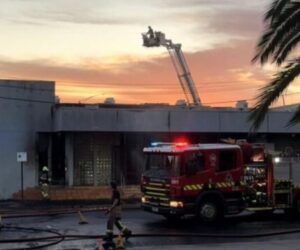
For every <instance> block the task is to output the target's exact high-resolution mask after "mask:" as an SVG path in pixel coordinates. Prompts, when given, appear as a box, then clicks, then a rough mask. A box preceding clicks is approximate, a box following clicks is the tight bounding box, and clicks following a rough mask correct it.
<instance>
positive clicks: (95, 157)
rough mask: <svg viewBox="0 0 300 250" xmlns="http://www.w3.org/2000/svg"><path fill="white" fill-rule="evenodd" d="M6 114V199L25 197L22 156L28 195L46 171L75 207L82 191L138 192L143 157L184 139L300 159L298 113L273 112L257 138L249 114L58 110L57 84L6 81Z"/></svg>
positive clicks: (1, 181) (2, 193)
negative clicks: (157, 145) (147, 150)
mask: <svg viewBox="0 0 300 250" xmlns="http://www.w3.org/2000/svg"><path fill="white" fill-rule="evenodd" d="M0 111H1V114H2V116H1V118H0V160H1V168H0V171H1V175H0V199H10V198H13V197H19V196H16V195H15V194H19V193H20V188H21V187H20V183H21V180H20V163H19V162H17V159H16V155H17V152H27V153H28V161H27V162H25V163H24V166H23V167H24V180H23V182H24V189H25V191H27V190H31V189H34V188H38V186H39V174H40V170H41V168H42V166H44V165H47V166H48V167H49V169H50V172H51V178H52V182H51V186H52V190H54V191H53V194H54V193H55V192H56V191H57V192H58V191H59V192H63V191H64V190H68V192H69V191H70V190H72V192H73V193H72V195H73V194H74V197H73V198H74V199H76V198H78V199H82V198H83V197H82V196H80V195H78V196H76V194H77V193H79V190H83V191H82V192H85V193H87V192H91V191H90V190H93V189H94V190H97V192H98V191H99V189H97V188H98V187H106V186H107V185H108V184H109V182H110V181H111V180H117V182H118V183H120V184H121V185H122V186H131V185H137V184H138V183H139V180H140V177H141V173H142V172H143V171H144V167H145V157H144V155H143V153H142V149H143V147H145V146H148V145H149V144H150V143H151V142H153V141H173V140H175V139H176V138H178V137H184V138H185V139H186V140H188V141H189V142H191V143H199V142H200V143H201V142H203V143H205V142H219V141H220V139H221V138H228V137H231V138H244V139H248V140H249V141H252V142H263V143H266V144H267V145H268V147H269V148H270V149H272V150H275V151H279V152H283V153H288V154H290V155H297V154H298V152H300V143H299V136H300V125H296V126H294V127H288V128H287V127H286V123H287V121H288V120H289V118H290V117H291V116H292V114H293V111H291V110H276V111H270V112H269V113H268V115H267V118H266V119H265V121H264V123H263V125H262V126H261V128H260V130H259V131H258V132H256V133H255V134H254V133H249V131H250V124H249V122H248V115H249V113H248V111H247V110H245V109H241V110H240V109H231V108H229V109H224V108H222V109H221V108H220V109H216V108H192V109H191V108H187V107H179V106H168V105H118V104H97V105H84V104H59V103H55V90H54V82H40V81H36V82H27V81H12V80H10V81H9V80H2V81H0ZM70 192H71V191H70ZM28 193H29V191H28ZM70 194H71V193H70ZM72 195H69V197H71V196H72ZM53 197H54V195H53ZM60 197H61V199H63V197H64V196H60ZM89 198H97V197H95V196H93V195H90V196H89Z"/></svg>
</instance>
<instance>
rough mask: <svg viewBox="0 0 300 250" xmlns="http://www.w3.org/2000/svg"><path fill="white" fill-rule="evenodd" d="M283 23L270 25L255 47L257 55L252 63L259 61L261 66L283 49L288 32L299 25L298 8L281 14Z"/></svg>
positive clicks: (292, 8)
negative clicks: (278, 50)
mask: <svg viewBox="0 0 300 250" xmlns="http://www.w3.org/2000/svg"><path fill="white" fill-rule="evenodd" d="M281 15H282V18H283V19H284V21H282V22H280V24H279V23H278V25H276V26H274V25H270V27H269V28H268V30H266V31H265V33H264V35H263V36H262V38H261V39H260V42H259V43H258V45H257V54H256V55H255V57H254V58H253V61H256V60H258V59H259V60H260V63H261V64H264V63H265V62H267V61H268V59H269V58H270V57H271V56H272V55H273V54H274V52H275V51H276V50H277V49H278V48H281V47H283V46H284V45H285V44H283V41H284V40H285V39H286V37H287V36H288V35H289V33H290V32H292V31H293V30H295V29H296V27H297V26H298V25H299V24H300V8H299V7H295V6H293V7H291V8H288V10H286V11H285V12H284V13H282V14H281Z"/></svg>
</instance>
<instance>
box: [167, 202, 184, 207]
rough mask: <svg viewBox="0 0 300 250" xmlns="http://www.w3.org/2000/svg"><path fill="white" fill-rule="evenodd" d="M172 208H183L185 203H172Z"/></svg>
mask: <svg viewBox="0 0 300 250" xmlns="http://www.w3.org/2000/svg"><path fill="white" fill-rule="evenodd" d="M170 207H175V208H178V207H183V203H182V202H181V201H170Z"/></svg>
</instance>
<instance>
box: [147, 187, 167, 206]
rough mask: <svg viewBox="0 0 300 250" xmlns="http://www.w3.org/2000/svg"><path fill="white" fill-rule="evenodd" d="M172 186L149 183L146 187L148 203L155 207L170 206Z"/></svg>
mask: <svg viewBox="0 0 300 250" xmlns="http://www.w3.org/2000/svg"><path fill="white" fill-rule="evenodd" d="M169 188H170V185H169V184H163V183H149V184H148V185H145V186H144V195H145V198H146V203H148V204H151V205H154V206H169V202H170V198H169V194H170V189H169Z"/></svg>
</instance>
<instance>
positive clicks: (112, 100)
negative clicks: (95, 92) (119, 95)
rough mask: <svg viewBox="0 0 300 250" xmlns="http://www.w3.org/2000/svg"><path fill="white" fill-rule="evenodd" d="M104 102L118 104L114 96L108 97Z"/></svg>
mask: <svg viewBox="0 0 300 250" xmlns="http://www.w3.org/2000/svg"><path fill="white" fill-rule="evenodd" d="M104 104H116V101H115V98H113V97H107V98H106V99H105V100H104Z"/></svg>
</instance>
